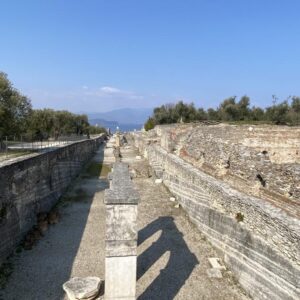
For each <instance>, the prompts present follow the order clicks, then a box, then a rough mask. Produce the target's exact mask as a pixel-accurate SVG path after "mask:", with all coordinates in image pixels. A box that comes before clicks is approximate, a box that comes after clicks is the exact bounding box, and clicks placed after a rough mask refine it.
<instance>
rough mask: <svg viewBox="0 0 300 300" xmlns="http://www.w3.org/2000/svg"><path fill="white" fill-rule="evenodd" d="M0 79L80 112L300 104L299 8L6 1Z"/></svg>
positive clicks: (39, 100) (188, 0)
mask: <svg viewBox="0 0 300 300" xmlns="http://www.w3.org/2000/svg"><path fill="white" fill-rule="evenodd" d="M0 10H1V18H0V37H1V39H0V70H1V71H4V72H6V73H7V74H8V76H9V78H10V80H11V81H12V82H13V83H14V85H15V86H16V87H17V88H18V89H19V90H20V91H21V92H23V93H24V94H26V95H28V96H29V97H30V98H31V100H32V103H33V106H34V107H36V108H41V107H51V108H56V109H68V110H71V111H75V112H79V111H83V112H92V111H94V112H96V111H99V112H100V111H107V110H111V109H115V108H122V107H138V108H141V107H153V106H156V105H159V104H162V103H166V102H168V103H169V102H175V101H176V100H179V99H183V100H185V101H187V102H191V101H193V102H195V104H196V105H197V106H204V107H210V106H217V105H218V103H219V102H220V101H222V100H223V99H224V98H226V97H229V96H233V95H236V96H242V95H244V94H247V95H248V96H250V98H251V100H252V104H255V105H261V106H268V105H270V104H271V103H272V97H271V96H272V95H273V94H275V95H277V96H278V97H279V99H282V100H283V99H285V98H286V97H287V96H289V95H300V90H299V89H300V52H299V49H300V17H299V14H300V1H298V0H294V1H292V0H281V1H279V0H272V1H271V0H248V1H246V0H244V1H243V0H195V1H192V0H105V1H104V0H103V1H101V0H84V1H83V0H43V1H42V0H35V1H34V0H26V1H24V0H19V1H16V0H2V1H1V4H0Z"/></svg>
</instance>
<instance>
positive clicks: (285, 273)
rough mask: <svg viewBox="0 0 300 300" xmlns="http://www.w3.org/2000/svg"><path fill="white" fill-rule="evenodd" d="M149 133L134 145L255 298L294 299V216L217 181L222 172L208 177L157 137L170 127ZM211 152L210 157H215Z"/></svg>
mask: <svg viewBox="0 0 300 300" xmlns="http://www.w3.org/2000/svg"><path fill="white" fill-rule="evenodd" d="M195 127H196V126H194V125H193V126H190V125H185V126H182V127H181V130H180V131H178V130H177V137H176V139H175V141H178V140H179V139H181V141H184V140H185V139H184V138H182V137H183V136H187V135H189V134H193V133H192V132H193V128H195ZM191 129H192V130H191ZM198 130H199V128H198ZM198 134H199V133H198ZM210 134H211V135H212V134H213V133H212V132H211V131H210ZM226 134H228V135H229V136H230V133H227V132H225V131H223V132H222V131H221V133H220V137H223V140H224V137H226ZM151 135H152V136H149V135H148V134H147V133H143V134H142V133H136V134H134V140H135V145H136V146H137V147H138V148H139V149H140V152H141V153H142V154H144V155H145V156H146V157H148V159H149V162H150V164H151V166H152V167H153V169H154V170H155V171H156V173H157V174H158V176H160V177H162V178H163V182H164V184H165V185H166V186H167V187H168V188H169V190H170V191H171V192H172V193H173V194H174V195H175V196H176V198H177V200H178V201H179V202H180V204H181V205H182V207H183V208H184V209H185V210H186V212H187V213H188V215H189V217H190V218H191V220H192V221H193V222H194V223H195V224H196V225H197V226H198V228H199V229H200V230H201V231H202V232H203V233H205V234H206V236H207V237H208V239H209V240H210V241H211V243H212V244H213V245H214V246H215V247H216V248H217V249H219V251H220V255H223V258H224V261H225V262H226V263H227V265H228V266H229V267H230V268H231V270H232V271H233V272H234V274H235V276H236V278H237V279H238V280H239V282H240V283H241V285H242V286H243V287H244V288H245V290H246V291H248V292H249V294H250V295H251V296H252V297H253V298H254V299H278V300H279V299H298V298H299V296H300V292H299V283H298V278H300V277H299V276H300V222H299V218H298V217H297V216H295V215H294V214H293V213H292V212H291V211H286V210H283V209H281V208H280V207H278V206H277V205H276V201H277V199H275V198H274V197H273V198H272V199H273V200H274V201H275V202H271V201H266V200H265V199H263V198H261V197H257V196H254V195H251V194H249V193H245V192H243V191H239V190H237V189H235V188H234V187H233V186H232V185H231V184H230V183H228V182H226V181H224V180H222V178H224V177H218V176H212V175H210V174H208V172H204V171H203V170H202V169H201V167H199V166H197V165H196V164H195V165H192V164H191V163H190V162H188V161H187V160H186V159H183V157H180V156H181V155H182V153H180V152H178V148H177V149H176V147H177V145H178V144H176V143H174V139H173V140H169V141H166V140H165V139H164V138H163V139H161V138H162V137H163V136H164V135H167V136H168V137H169V139H170V132H169V130H168V131H167V133H164V132H163V130H161V129H160V134H159V135H158V134H156V135H155V136H154V135H153V133H151ZM171 136H172V135H171ZM172 137H173V138H174V134H173V136H172ZM166 142H167V144H166ZM191 142H192V141H191V140H190V142H189V143H188V142H185V143H184V144H182V145H181V147H180V149H182V146H183V145H184V146H185V147H186V148H187V149H189V147H191ZM203 143H205V140H202V144H203ZM161 144H162V145H163V147H162V146H161ZM225 144H226V143H225ZM208 145H209V143H208ZM166 146H169V148H167V147H166ZM201 147H203V145H199V148H201ZM207 147H208V146H207ZM213 147H214V146H213ZM166 148H167V149H168V151H167V150H166ZM193 148H194V149H196V148H195V146H194V147H193ZM190 149H191V148H190ZM202 149H203V148H202ZM208 149H209V148H206V151H208ZM211 151H212V152H214V151H215V150H214V149H212V150H211ZM213 156H214V155H211V159H214V160H216V161H218V157H217V158H213ZM231 183H232V182H231ZM274 204H275V205H274ZM293 204H294V205H297V204H296V203H293ZM296 211H297V209H296ZM294 212H295V211H294Z"/></svg>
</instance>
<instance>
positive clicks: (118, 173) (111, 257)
mask: <svg viewBox="0 0 300 300" xmlns="http://www.w3.org/2000/svg"><path fill="white" fill-rule="evenodd" d="M138 200H139V195H138V193H137V191H136V190H135V189H134V188H133V184H132V182H131V177H130V173H129V169H128V165H127V164H125V163H122V162H116V163H115V164H114V167H113V172H112V173H111V175H110V188H109V189H108V190H106V191H105V204H106V234H105V238H106V245H105V248H106V253H105V255H106V258H105V299H128V300H129V299H135V293H136V291H135V290H136V272H137V270H136V260H137V258H136V251H137V204H138Z"/></svg>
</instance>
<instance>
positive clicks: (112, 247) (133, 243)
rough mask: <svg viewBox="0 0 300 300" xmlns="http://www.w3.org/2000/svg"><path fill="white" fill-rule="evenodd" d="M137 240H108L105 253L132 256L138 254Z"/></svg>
mask: <svg viewBox="0 0 300 300" xmlns="http://www.w3.org/2000/svg"><path fill="white" fill-rule="evenodd" d="M136 249H137V240H129V241H106V243H105V255H106V257H109V256H130V255H136V254H137V250H136Z"/></svg>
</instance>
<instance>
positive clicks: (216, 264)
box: [208, 257, 226, 270]
mask: <svg viewBox="0 0 300 300" xmlns="http://www.w3.org/2000/svg"><path fill="white" fill-rule="evenodd" d="M208 261H209V263H210V264H211V266H212V268H214V269H219V270H226V267H225V266H221V265H220V259H219V258H217V257H209V258H208Z"/></svg>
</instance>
